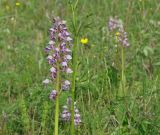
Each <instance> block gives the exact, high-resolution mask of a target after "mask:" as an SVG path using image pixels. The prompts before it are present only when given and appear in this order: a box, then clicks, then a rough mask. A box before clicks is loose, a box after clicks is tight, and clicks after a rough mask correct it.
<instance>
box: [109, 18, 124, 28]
mask: <svg viewBox="0 0 160 135" xmlns="http://www.w3.org/2000/svg"><path fill="white" fill-rule="evenodd" d="M108 28H109V30H110V31H113V30H115V29H121V28H123V25H122V22H121V20H119V19H117V17H115V18H113V17H110V18H109V21H108Z"/></svg>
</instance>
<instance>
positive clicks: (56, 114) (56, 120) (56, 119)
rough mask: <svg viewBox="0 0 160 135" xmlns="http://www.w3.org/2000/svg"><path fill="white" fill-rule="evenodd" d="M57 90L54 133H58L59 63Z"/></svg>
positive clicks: (55, 134) (56, 134)
mask: <svg viewBox="0 0 160 135" xmlns="http://www.w3.org/2000/svg"><path fill="white" fill-rule="evenodd" d="M56 90H57V97H56V110H55V129H54V135H58V119H59V92H60V69H59V65H58V64H57V79H56Z"/></svg>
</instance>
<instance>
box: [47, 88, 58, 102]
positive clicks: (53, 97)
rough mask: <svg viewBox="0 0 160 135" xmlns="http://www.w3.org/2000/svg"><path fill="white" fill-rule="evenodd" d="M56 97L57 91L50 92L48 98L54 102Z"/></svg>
mask: <svg viewBox="0 0 160 135" xmlns="http://www.w3.org/2000/svg"><path fill="white" fill-rule="evenodd" d="M56 97H57V91H56V90H52V92H51V93H50V96H49V98H50V99H51V100H55V99H56Z"/></svg>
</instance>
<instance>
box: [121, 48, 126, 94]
mask: <svg viewBox="0 0 160 135" xmlns="http://www.w3.org/2000/svg"><path fill="white" fill-rule="evenodd" d="M121 64H122V65H121V66H122V67H121V68H122V69H121V71H122V73H121V76H122V80H121V81H122V82H121V83H122V92H123V96H125V73H124V70H125V67H124V66H125V58H124V47H121Z"/></svg>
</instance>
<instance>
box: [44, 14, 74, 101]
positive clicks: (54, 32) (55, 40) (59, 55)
mask: <svg viewBox="0 0 160 135" xmlns="http://www.w3.org/2000/svg"><path fill="white" fill-rule="evenodd" d="M49 32H50V41H49V43H48V45H47V47H46V48H45V52H46V53H47V54H48V56H47V60H48V63H49V64H50V65H51V68H50V75H51V79H52V80H53V81H54V80H55V79H56V77H57V70H59V72H60V73H61V75H63V78H64V76H65V74H70V73H72V69H71V68H69V61H70V60H71V59H72V56H71V50H70V48H71V47H72V38H71V37H70V33H69V32H68V30H67V27H66V24H65V21H62V20H60V18H59V17H57V18H54V22H53V26H52V28H50V30H49ZM58 66H59V68H58ZM50 82H51V81H50V80H49V79H46V80H44V81H43V83H45V84H48V83H50ZM70 84H71V83H70V81H69V80H62V82H61V89H62V90H69V87H70ZM57 94H58V93H57V91H56V90H52V92H51V94H50V99H52V100H53V99H55V98H56V96H57Z"/></svg>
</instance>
